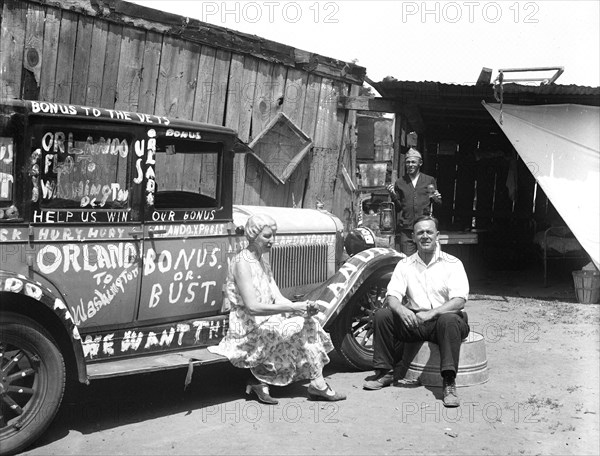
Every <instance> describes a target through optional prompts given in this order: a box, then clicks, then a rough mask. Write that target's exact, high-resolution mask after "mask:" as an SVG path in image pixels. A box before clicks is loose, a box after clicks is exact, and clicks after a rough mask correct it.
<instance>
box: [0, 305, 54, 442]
mask: <svg viewBox="0 0 600 456" xmlns="http://www.w3.org/2000/svg"><path fill="white" fill-rule="evenodd" d="M65 379H66V372H65V364H64V360H63V357H62V355H61V353H60V351H59V349H58V348H57V346H56V344H55V343H54V341H53V340H52V337H51V336H50V335H49V334H48V333H47V332H46V331H45V330H44V329H43V328H41V327H40V326H39V325H37V324H36V323H35V322H33V321H31V320H29V319H27V318H24V317H21V316H19V315H16V314H4V315H2V323H0V453H1V454H13V453H16V452H19V451H21V450H23V449H25V448H26V447H27V446H29V445H30V444H31V443H33V442H34V441H35V440H36V439H37V438H38V437H40V436H41V434H42V433H43V432H44V431H45V430H46V428H47V427H48V425H49V424H50V423H51V422H52V420H53V419H54V416H55V415H56V412H57V411H58V408H59V406H60V403H61V401H62V397H63V393H64V388H65Z"/></svg>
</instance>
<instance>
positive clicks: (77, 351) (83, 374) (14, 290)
mask: <svg viewBox="0 0 600 456" xmlns="http://www.w3.org/2000/svg"><path fill="white" fill-rule="evenodd" d="M5 293H7V294H17V295H24V296H27V297H28V298H31V299H34V300H36V301H38V302H39V303H41V304H42V305H44V306H46V307H47V308H48V309H50V310H51V311H52V313H54V314H55V315H56V316H57V318H58V320H59V321H60V322H61V323H62V326H63V327H64V330H65V333H66V334H67V336H68V338H69V340H70V342H71V346H72V348H73V353H74V355H75V362H76V364H77V373H78V376H79V380H80V381H82V382H87V370H86V365H85V361H84V359H85V358H84V356H83V345H82V343H81V335H80V334H79V329H78V327H77V325H76V324H75V323H74V321H73V317H72V315H71V312H70V311H69V309H68V307H67V306H66V304H65V303H64V302H63V300H62V299H60V298H59V297H57V296H56V295H55V294H54V293H53V292H52V290H50V289H48V288H47V287H45V286H44V285H42V284H41V283H39V282H37V281H35V280H32V279H30V278H28V277H25V276H24V275H21V274H15V273H12V272H7V271H0V294H5Z"/></svg>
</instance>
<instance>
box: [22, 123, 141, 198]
mask: <svg viewBox="0 0 600 456" xmlns="http://www.w3.org/2000/svg"><path fill="white" fill-rule="evenodd" d="M132 141H133V135H132V134H131V133H127V132H126V131H124V130H122V129H120V130H117V129H115V130H112V129H111V130H109V129H108V128H107V127H104V129H102V128H97V126H87V125H78V126H72V125H64V124H63V125H57V126H50V125H48V126H47V125H44V126H42V127H40V128H38V129H37V134H36V135H35V138H34V144H33V148H34V149H35V150H34V153H36V152H37V153H41V160H40V182H39V183H40V206H41V208H42V209H76V208H90V209H125V208H127V207H128V205H129V188H128V179H127V172H128V170H127V164H128V161H129V159H128V157H129V155H130V154H132V153H133V151H132V150H131V145H132Z"/></svg>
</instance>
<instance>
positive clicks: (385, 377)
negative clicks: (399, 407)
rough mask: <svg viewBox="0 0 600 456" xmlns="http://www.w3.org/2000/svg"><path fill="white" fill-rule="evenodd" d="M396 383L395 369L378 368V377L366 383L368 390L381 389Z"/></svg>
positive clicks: (364, 386)
mask: <svg viewBox="0 0 600 456" xmlns="http://www.w3.org/2000/svg"><path fill="white" fill-rule="evenodd" d="M392 383H394V371H386V370H382V369H381V370H378V371H377V374H376V377H375V378H374V379H373V380H369V381H367V382H365V383H364V385H363V388H364V389H366V390H379V389H381V388H385V387H386V386H390V385H391V384H392Z"/></svg>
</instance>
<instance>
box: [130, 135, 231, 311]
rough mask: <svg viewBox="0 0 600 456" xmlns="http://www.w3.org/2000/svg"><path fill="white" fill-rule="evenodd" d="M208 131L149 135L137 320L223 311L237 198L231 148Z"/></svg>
mask: <svg viewBox="0 0 600 456" xmlns="http://www.w3.org/2000/svg"><path fill="white" fill-rule="evenodd" d="M203 136H204V135H203V133H201V132H180V131H179V130H177V129H172V128H166V127H165V128H160V127H157V128H152V129H149V130H148V133H147V137H146V140H145V143H144V144H139V148H140V149H143V151H144V156H143V157H142V160H141V163H140V164H141V168H140V174H139V176H140V178H141V179H143V180H144V192H145V196H144V197H145V199H146V201H145V202H146V207H145V215H144V219H145V220H144V261H143V264H144V266H143V272H142V286H141V295H140V307H139V311H138V319H139V320H140V321H175V320H178V319H184V318H186V317H192V318H195V317H199V316H210V315H214V314H217V313H219V311H220V309H221V303H222V297H223V284H224V282H225V278H226V274H227V258H228V255H229V253H230V251H231V246H230V245H229V228H230V223H229V222H230V217H231V215H230V214H231V207H230V206H231V204H230V202H229V201H230V199H229V198H228V197H226V196H227V195H224V194H223V192H222V186H223V182H225V181H226V179H224V176H223V164H224V159H225V154H226V152H225V150H224V145H223V143H222V142H220V141H219V140H218V138H217V139H214V140H212V141H207V140H204V139H201V138H203Z"/></svg>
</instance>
